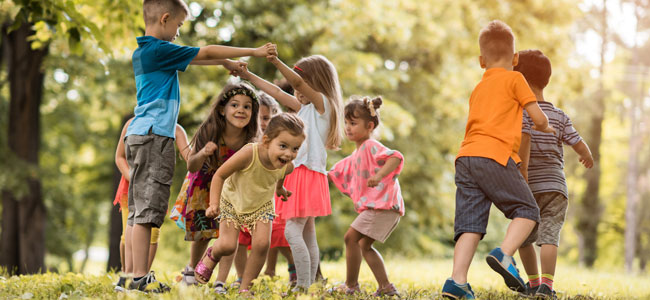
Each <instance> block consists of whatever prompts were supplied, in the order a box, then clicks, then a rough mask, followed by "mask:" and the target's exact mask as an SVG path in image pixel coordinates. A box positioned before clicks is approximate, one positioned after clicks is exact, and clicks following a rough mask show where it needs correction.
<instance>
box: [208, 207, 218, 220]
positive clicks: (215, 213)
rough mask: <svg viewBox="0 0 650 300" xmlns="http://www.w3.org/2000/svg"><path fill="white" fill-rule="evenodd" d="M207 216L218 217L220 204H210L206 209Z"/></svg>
mask: <svg viewBox="0 0 650 300" xmlns="http://www.w3.org/2000/svg"><path fill="white" fill-rule="evenodd" d="M205 216H206V217H208V218H216V217H218V216H219V205H212V204H210V206H208V209H206V210H205Z"/></svg>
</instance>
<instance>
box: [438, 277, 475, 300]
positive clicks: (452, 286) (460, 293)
mask: <svg viewBox="0 0 650 300" xmlns="http://www.w3.org/2000/svg"><path fill="white" fill-rule="evenodd" d="M442 296H443V297H445V298H448V299H467V300H469V299H476V297H474V291H472V287H471V286H470V285H469V282H468V283H466V284H457V283H456V282H454V280H453V279H451V278H449V279H447V281H445V285H443V286H442Z"/></svg>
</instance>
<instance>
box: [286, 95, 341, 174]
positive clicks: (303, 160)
mask: <svg viewBox="0 0 650 300" xmlns="http://www.w3.org/2000/svg"><path fill="white" fill-rule="evenodd" d="M321 96H323V106H324V107H325V112H324V113H323V114H322V115H321V114H319V113H318V111H317V110H316V107H315V106H314V104H312V103H309V104H307V105H302V106H301V108H300V111H298V117H299V118H300V119H301V120H302V121H303V122H305V131H306V132H307V138H306V139H305V141H304V142H302V145H301V146H300V150H299V151H298V155H297V156H296V159H294V161H293V164H294V166H295V167H296V168H298V167H299V166H301V165H304V166H305V167H307V168H308V169H310V170H312V171H316V172H318V173H322V174H325V175H327V169H326V168H325V167H326V164H327V151H326V149H325V144H326V141H327V134H328V132H329V128H330V114H331V113H332V109H331V108H330V104H329V101H328V100H327V98H326V97H325V95H323V94H321Z"/></svg>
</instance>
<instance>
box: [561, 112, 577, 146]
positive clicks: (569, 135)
mask: <svg viewBox="0 0 650 300" xmlns="http://www.w3.org/2000/svg"><path fill="white" fill-rule="evenodd" d="M563 125H564V132H563V134H562V142H564V143H565V144H567V145H569V146H573V145H575V144H577V143H579V142H580V141H582V137H581V136H580V134H578V131H577V130H576V129H575V128H574V127H573V123H572V122H571V119H569V116H567V115H564V124H563Z"/></svg>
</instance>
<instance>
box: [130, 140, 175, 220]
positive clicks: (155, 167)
mask: <svg viewBox="0 0 650 300" xmlns="http://www.w3.org/2000/svg"><path fill="white" fill-rule="evenodd" d="M125 144H126V160H127V162H128V163H129V168H130V173H131V181H129V216H128V219H127V223H128V225H129V226H133V224H151V225H152V226H153V227H160V225H162V223H163V220H164V219H165V214H166V213H167V205H168V203H169V188H170V186H171V184H172V178H173V177H174V166H175V164H176V150H175V149H174V139H172V138H170V137H165V136H160V135H156V134H152V133H150V134H148V135H129V136H127V137H126V138H125Z"/></svg>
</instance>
